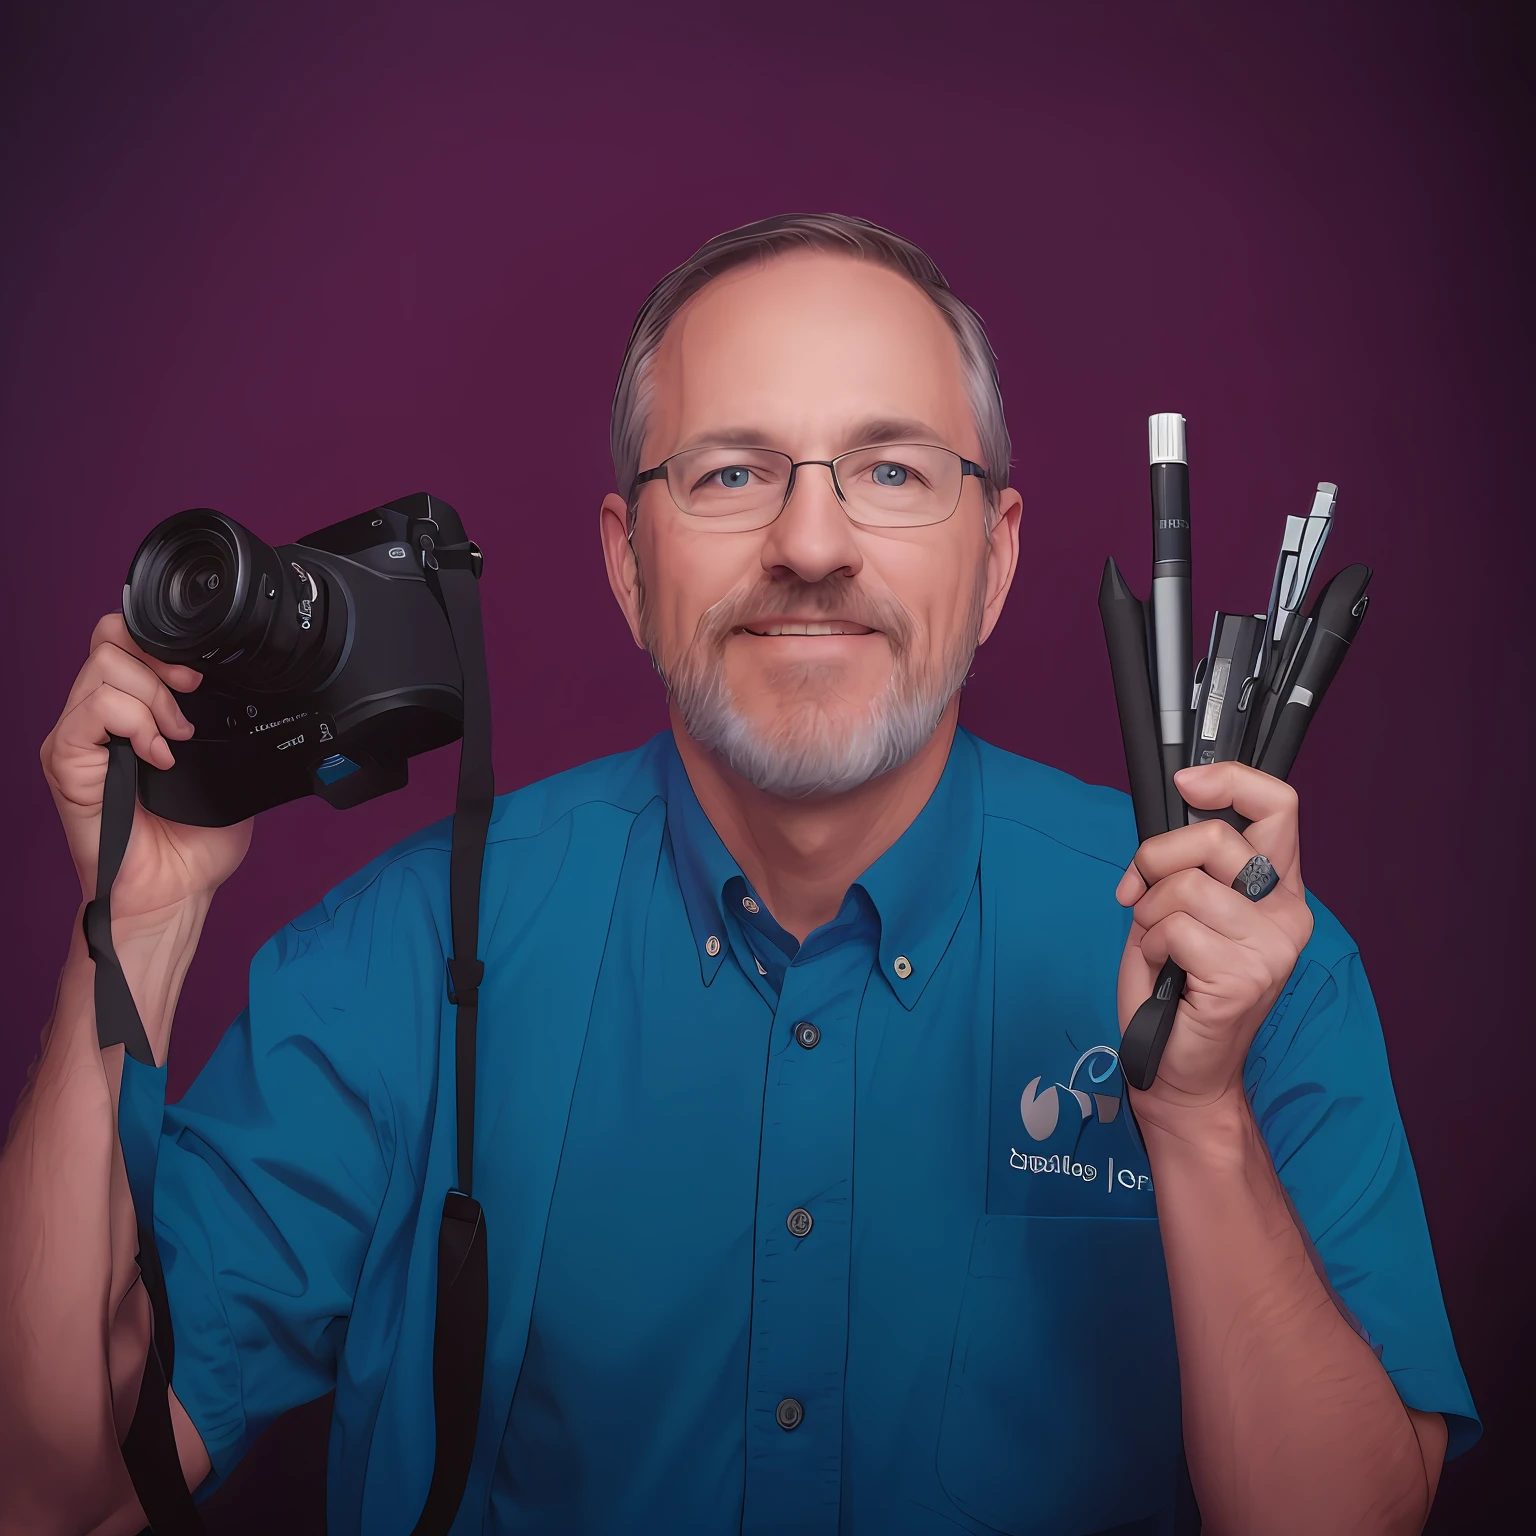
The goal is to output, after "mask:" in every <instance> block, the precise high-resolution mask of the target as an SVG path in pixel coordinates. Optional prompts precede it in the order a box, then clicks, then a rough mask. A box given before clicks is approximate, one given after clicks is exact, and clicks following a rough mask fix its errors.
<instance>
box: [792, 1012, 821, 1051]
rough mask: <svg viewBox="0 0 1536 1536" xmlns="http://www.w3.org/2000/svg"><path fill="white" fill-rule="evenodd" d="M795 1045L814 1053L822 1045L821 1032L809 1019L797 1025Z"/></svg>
mask: <svg viewBox="0 0 1536 1536" xmlns="http://www.w3.org/2000/svg"><path fill="white" fill-rule="evenodd" d="M795 1043H796V1044H797V1045H799V1046H801V1047H802V1048H803V1049H805V1050H807V1051H814V1050H815V1049H816V1047H817V1046H818V1045H820V1044H821V1031H820V1030H819V1029H817V1028H816V1026H815V1025H814V1024H812V1023H811V1022H810V1021H809V1020H808V1019H802V1020H801V1021H800V1022H799V1023H798V1024H796V1025H795Z"/></svg>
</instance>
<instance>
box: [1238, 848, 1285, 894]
mask: <svg viewBox="0 0 1536 1536" xmlns="http://www.w3.org/2000/svg"><path fill="white" fill-rule="evenodd" d="M1279 884H1280V876H1279V875H1278V874H1277V873H1276V872H1275V866H1274V865H1273V864H1271V863H1270V862H1269V860H1268V859H1267V858H1265V857H1264V855H1263V854H1262V853H1256V854H1254V856H1253V857H1252V858H1251V859H1249V860H1248V862H1247V863H1246V864H1244V865H1243V867H1242V868H1241V869H1240V870H1238V872H1237V879H1235V880H1234V881H1233V882H1232V889H1233V890H1234V891H1240V892H1241V893H1242V894H1243V895H1244V896H1246V897H1247V898H1248V900H1249V901H1263V899H1264V898H1265V897H1266V896H1268V895H1269V893H1270V892H1271V891H1272V890H1274V888H1275V887H1276V886H1277V885H1279Z"/></svg>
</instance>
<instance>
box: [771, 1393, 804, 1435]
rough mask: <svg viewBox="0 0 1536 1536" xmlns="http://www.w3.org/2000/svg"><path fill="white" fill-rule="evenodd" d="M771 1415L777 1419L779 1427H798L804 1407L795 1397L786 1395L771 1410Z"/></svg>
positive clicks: (802, 1416)
mask: <svg viewBox="0 0 1536 1536" xmlns="http://www.w3.org/2000/svg"><path fill="white" fill-rule="evenodd" d="M773 1416H774V1418H776V1419H777V1420H778V1421H779V1428H780V1429H799V1427H800V1421H801V1420H802V1419H803V1418H804V1417H805V1409H804V1408H802V1407H801V1406H800V1403H799V1401H798V1400H797V1399H796V1398H793V1397H786V1398H784V1399H783V1400H782V1401H781V1402H780V1403H779V1406H778V1407H777V1408H775V1409H774V1410H773Z"/></svg>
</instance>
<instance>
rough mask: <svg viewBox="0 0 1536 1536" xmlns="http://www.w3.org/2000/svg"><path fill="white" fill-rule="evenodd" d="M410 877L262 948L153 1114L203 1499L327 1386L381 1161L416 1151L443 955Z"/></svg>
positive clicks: (168, 1268) (160, 1225)
mask: <svg viewBox="0 0 1536 1536" xmlns="http://www.w3.org/2000/svg"><path fill="white" fill-rule="evenodd" d="M413 883H416V884H419V881H414V880H413V876H412V873H411V871H410V870H408V869H401V868H399V867H398V866H397V867H396V868H394V869H392V870H389V871H386V872H385V873H384V874H383V875H382V876H381V877H380V878H378V879H377V880H375V881H373V882H371V883H369V884H368V885H367V886H366V887H365V888H364V889H362V890H361V891H354V892H352V893H351V894H350V895H349V896H347V897H345V898H344V899H342V900H340V901H339V902H337V903H335V904H333V905H332V904H328V906H327V907H325V908H319V909H316V910H315V912H313V913H310V914H306V916H305V917H304V918H301V919H299V920H298V921H297V922H296V923H294V924H293V925H290V926H289V927H288V928H286V929H284V930H283V931H282V932H281V933H279V934H278V935H277V936H276V937H275V938H274V939H272V940H271V941H270V942H269V943H268V944H266V945H265V946H264V947H263V948H262V949H261V951H260V952H259V953H258V954H257V956H256V958H255V960H254V961H253V962H252V965H251V976H250V994H249V1001H248V1005H247V1007H246V1009H245V1011H244V1012H243V1013H242V1014H241V1015H240V1016H239V1018H238V1019H236V1020H235V1022H234V1023H233V1024H232V1025H231V1026H230V1028H229V1029H228V1030H227V1031H226V1033H225V1034H224V1036H223V1038H222V1039H221V1040H220V1042H219V1044H218V1046H217V1047H216V1049H215V1050H214V1052H213V1055H212V1056H211V1057H210V1058H209V1060H208V1063H207V1065H206V1066H205V1067H204V1068H203V1070H202V1072H201V1073H200V1074H199V1075H198V1077H197V1079H196V1081H195V1082H194V1083H193V1084H192V1086H191V1087H190V1088H189V1089H188V1091H187V1093H186V1095H185V1096H184V1097H183V1098H182V1099H181V1100H180V1102H178V1103H176V1104H172V1105H169V1106H167V1107H166V1110H165V1115H164V1120H163V1123H162V1130H161V1137H160V1143H159V1149H158V1164H157V1168H156V1171H155V1176H154V1177H155V1183H154V1204H155V1232H156V1242H157V1245H158V1246H159V1249H160V1255H161V1260H162V1263H163V1265H164V1268H165V1275H166V1289H167V1294H168V1297H169V1301H170V1309H171V1318H172V1323H173V1326H174V1330H175V1368H174V1373H173V1382H172V1385H173V1387H174V1390H175V1392H176V1396H177V1397H178V1399H179V1400H180V1401H181V1403H182V1405H183V1407H185V1408H186V1410H187V1413H188V1414H189V1416H190V1417H191V1419H192V1422H193V1424H194V1425H196V1427H197V1429H198V1432H199V1434H200V1435H201V1436H202V1438H203V1442H204V1444H205V1446H206V1447H207V1449H208V1453H209V1456H210V1458H211V1459H212V1462H213V1467H214V1477H213V1479H212V1480H210V1482H209V1483H206V1484H205V1485H204V1487H203V1489H201V1490H200V1491H199V1496H200V1497H202V1496H206V1493H207V1492H209V1491H211V1489H212V1488H213V1487H214V1486H216V1485H217V1482H218V1481H219V1480H221V1479H222V1478H223V1477H225V1476H227V1474H228V1473H229V1471H230V1470H231V1468H232V1467H233V1466H234V1465H235V1463H236V1462H237V1461H238V1460H239V1459H240V1457H241V1456H242V1455H243V1454H244V1453H245V1451H246V1450H247V1449H248V1448H249V1446H250V1445H251V1443H252V1442H253V1441H254V1440H255V1438H256V1437H257V1436H258V1435H259V1434H260V1433H261V1431H262V1430H263V1429H264V1428H265V1427H266V1426H267V1425H268V1424H270V1423H271V1422H272V1421H273V1420H274V1419H276V1418H277V1417H278V1416H279V1415H281V1414H282V1413H284V1412H286V1411H287V1410H288V1409H289V1408H292V1407H295V1406H297V1405H298V1404H300V1403H304V1402H309V1401H311V1400H312V1399H314V1398H316V1397H319V1396H321V1395H323V1394H324V1393H326V1392H328V1391H330V1390H331V1389H332V1387H333V1386H334V1385H335V1384H336V1372H337V1361H338V1357H339V1353H340V1350H341V1348H342V1345H343V1343H344V1341H345V1338H346V1333H347V1326H348V1321H349V1317H350V1314H351V1311H352V1305H353V1298H354V1296H355V1295H356V1294H357V1291H358V1285H359V1277H360V1274H361V1273H362V1270H363V1266H364V1264H365V1262H366V1261H367V1260H368V1256H369V1253H370V1248H371V1246H372V1245H375V1244H376V1243H377V1241H378V1233H379V1232H380V1230H381V1211H382V1210H383V1209H384V1207H385V1205H386V1202H387V1201H388V1200H389V1199H390V1191H391V1188H392V1181H393V1183H398V1182H400V1180H398V1179H396V1178H395V1169H396V1167H397V1165H404V1167H405V1169H406V1174H405V1178H406V1180H407V1182H410V1183H412V1184H414V1180H409V1168H410V1167H411V1166H416V1167H419V1166H421V1161H422V1159H423V1158H424V1155H425V1152H424V1140H423V1137H424V1135H425V1132H423V1130H422V1124H423V1121H424V1120H429V1119H430V1116H429V1115H427V1113H426V1111H425V1106H424V1104H423V1102H422V1099H423V1095H424V1094H426V1093H430V1092H431V1084H432V1083H433V1081H434V1079H435V1073H436V1062H435V1054H434V1050H435V1038H436V1037H435V1031H432V1030H423V1029H421V1028H420V1027H419V1020H420V1018H421V1008H422V1006H430V1002H428V1001H427V1000H426V999H425V997H424V992H425V990H426V989H428V988H435V987H436V984H437V981H438V979H439V976H440V972H441V966H442V960H441V950H440V948H439V947H438V944H437V937H436V932H435V924H434V922H433V920H432V914H431V912H430V910H429V909H430V906H431V902H430V901H429V900H428V899H426V898H425V897H424V896H423V895H422V894H420V893H413V892H412V890H411V889H410V887H411V886H412V884H413ZM434 956H435V957H436V958H435V966H434V961H433V957H434ZM424 971H425V972H427V973H429V974H428V975H427V976H425V977H424V976H423V975H422V974H421V973H422V972H424ZM413 1085H414V1086H413ZM413 1143H420V1145H413ZM395 1203H397V1204H398V1203H399V1201H398V1200H396V1201H395ZM386 1225H387V1223H386Z"/></svg>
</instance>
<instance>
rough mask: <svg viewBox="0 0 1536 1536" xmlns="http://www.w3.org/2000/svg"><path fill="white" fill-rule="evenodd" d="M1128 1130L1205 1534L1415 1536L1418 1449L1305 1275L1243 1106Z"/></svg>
mask: <svg viewBox="0 0 1536 1536" xmlns="http://www.w3.org/2000/svg"><path fill="white" fill-rule="evenodd" d="M1138 1118H1139V1119H1140V1120H1141V1123H1142V1131H1143V1135H1144V1138H1145V1140H1146V1144H1147V1153H1148V1157H1149V1159H1150V1162H1151V1167H1152V1177H1153V1184H1154V1187H1155V1189H1156V1191H1157V1208H1158V1218H1159V1224H1160V1227H1161V1230H1162V1237H1163V1247H1164V1252H1165V1255H1166V1259H1167V1265H1168V1281H1169V1287H1170V1290H1171V1294H1172V1299H1173V1316H1174V1326H1175V1331H1176V1335H1177V1339H1178V1352H1179V1371H1180V1378H1181V1382H1182V1390H1183V1407H1184V1431H1185V1444H1186V1450H1187V1454H1188V1458H1189V1466H1190V1475H1191V1479H1192V1481H1193V1482H1194V1485H1195V1490H1196V1493H1197V1496H1198V1498H1199V1501H1200V1508H1201V1513H1202V1516H1203V1517H1204V1521H1205V1529H1206V1530H1207V1531H1209V1532H1211V1533H1213V1536H1265V1533H1269V1532H1274V1533H1277V1536H1279V1533H1286V1536H1289V1533H1292V1532H1295V1531H1301V1530H1305V1531H1308V1532H1315V1533H1327V1532H1339V1533H1346V1532H1347V1533H1349V1536H1370V1533H1380V1536H1388V1533H1390V1536H1397V1533H1400V1532H1418V1531H1419V1530H1420V1529H1421V1528H1422V1527H1423V1524H1424V1521H1425V1519H1426V1517H1427V1515H1428V1507H1429V1501H1430V1497H1431V1485H1430V1479H1429V1476H1428V1474H1427V1473H1426V1468H1425V1462H1424V1457H1423V1454H1422V1452H1421V1449H1420V1444H1419V1438H1418V1435H1417V1433H1416V1432H1415V1429H1414V1425H1413V1423H1412V1422H1411V1420H1410V1418H1409V1415H1408V1412H1407V1410H1406V1409H1405V1408H1404V1406H1403V1404H1402V1401H1401V1400H1400V1399H1399V1397H1398V1395H1397V1392H1396V1389H1395V1388H1394V1387H1393V1385H1392V1382H1391V1380H1390V1379H1389V1378H1388V1376H1387V1374H1386V1372H1385V1371H1384V1370H1383V1369H1382V1366H1381V1364H1380V1362H1379V1361H1378V1360H1377V1359H1376V1356H1375V1354H1374V1353H1373V1352H1372V1350H1371V1349H1370V1347H1369V1346H1368V1345H1367V1344H1366V1342H1365V1341H1364V1340H1363V1339H1362V1338H1361V1337H1360V1336H1359V1334H1357V1333H1356V1332H1355V1330H1354V1329H1353V1328H1352V1327H1351V1326H1350V1324H1349V1323H1348V1322H1347V1321H1346V1320H1345V1318H1344V1316H1343V1315H1342V1314H1341V1313H1340V1311H1339V1309H1338V1307H1337V1306H1336V1305H1335V1303H1334V1300H1333V1297H1332V1296H1331V1295H1330V1294H1329V1291H1328V1288H1327V1286H1326V1285H1325V1283H1324V1281H1323V1279H1322V1278H1321V1277H1320V1276H1319V1275H1318V1273H1317V1271H1316V1269H1315V1268H1314V1266H1313V1263H1312V1260H1311V1257H1310V1255H1309V1254H1308V1251H1307V1245H1306V1243H1305V1241H1304V1239H1303V1236H1302V1234H1301V1232H1300V1231H1299V1230H1298V1228H1297V1225H1296V1222H1295V1220H1294V1219H1293V1218H1292V1215H1291V1210H1290V1207H1289V1205H1288V1203H1287V1200H1286V1196H1285V1191H1284V1189H1283V1188H1282V1186H1281V1184H1280V1180H1279V1177H1278V1175H1277V1174H1276V1172H1275V1169H1274V1165H1273V1162H1272V1161H1271V1158H1270V1155H1269V1151H1268V1148H1267V1147H1266V1146H1265V1145H1264V1141H1263V1138H1262V1136H1261V1135H1260V1133H1259V1129H1258V1126H1257V1125H1256V1124H1255V1122H1254V1120H1253V1116H1252V1114H1251V1112H1250V1110H1249V1108H1248V1105H1247V1102H1246V1100H1243V1099H1242V1098H1241V1096H1239V1097H1238V1100H1237V1101H1236V1102H1235V1103H1232V1104H1222V1105H1218V1106H1214V1107H1213V1108H1211V1109H1210V1110H1202V1111H1191V1112H1186V1113H1185V1114H1184V1115H1182V1116H1180V1117H1173V1116H1166V1117H1164V1119H1163V1121H1162V1123H1159V1122H1158V1120H1157V1118H1156V1117H1155V1116H1153V1115H1142V1114H1140V1113H1139V1116H1138Z"/></svg>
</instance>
